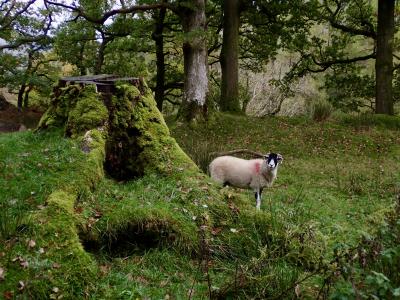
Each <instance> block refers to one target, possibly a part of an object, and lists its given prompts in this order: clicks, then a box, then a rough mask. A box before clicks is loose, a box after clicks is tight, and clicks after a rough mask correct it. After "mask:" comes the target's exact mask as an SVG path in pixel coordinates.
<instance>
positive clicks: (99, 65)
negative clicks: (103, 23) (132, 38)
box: [94, 32, 110, 75]
mask: <svg viewBox="0 0 400 300" xmlns="http://www.w3.org/2000/svg"><path fill="white" fill-rule="evenodd" d="M109 41H110V40H109V39H108V38H107V37H106V36H105V35H104V33H103V32H101V43H100V46H99V51H98V52H97V57H96V65H95V66H94V74H96V75H97V74H101V72H102V69H103V64H104V52H105V50H106V47H107V44H108V42H109Z"/></svg>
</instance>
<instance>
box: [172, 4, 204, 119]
mask: <svg viewBox="0 0 400 300" xmlns="http://www.w3.org/2000/svg"><path fill="white" fill-rule="evenodd" d="M180 17H181V21H182V26H183V31H184V33H185V35H186V37H185V42H184V43H183V57H184V73H185V79H184V92H183V101H182V105H181V108H180V112H179V117H180V118H181V119H183V120H185V121H188V122H190V121H192V120H194V119H197V118H200V119H201V118H204V117H205V116H206V113H207V105H206V95H207V92H208V78H207V45H206V37H205V26H206V15H205V0H194V1H191V2H190V8H187V7H185V8H184V9H182V10H181V13H180Z"/></svg>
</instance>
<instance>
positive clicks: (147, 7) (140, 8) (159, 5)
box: [45, 0, 174, 24]
mask: <svg viewBox="0 0 400 300" xmlns="http://www.w3.org/2000/svg"><path fill="white" fill-rule="evenodd" d="M45 2H46V3H48V4H50V5H54V6H59V7H63V8H66V9H69V10H71V11H72V12H75V13H77V15H78V16H80V17H82V18H84V19H86V20H87V21H89V22H91V23H95V24H104V22H105V21H107V20H108V19H109V18H110V17H112V16H115V15H118V14H130V13H134V12H137V11H148V10H153V9H159V8H162V7H165V8H169V9H171V10H174V7H173V6H171V5H170V4H168V3H165V2H162V3H156V4H148V5H133V6H130V7H128V8H120V9H112V10H110V11H108V12H106V13H104V14H103V16H101V17H100V18H95V17H93V16H90V15H88V14H87V13H86V12H85V11H84V10H83V8H82V7H78V6H73V5H67V4H63V3H58V2H54V1H50V0H45Z"/></svg>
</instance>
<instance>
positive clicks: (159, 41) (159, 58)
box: [152, 7, 166, 111]
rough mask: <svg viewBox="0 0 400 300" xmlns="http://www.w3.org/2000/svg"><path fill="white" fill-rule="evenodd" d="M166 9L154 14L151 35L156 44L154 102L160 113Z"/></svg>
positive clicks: (163, 88)
mask: <svg viewBox="0 0 400 300" xmlns="http://www.w3.org/2000/svg"><path fill="white" fill-rule="evenodd" d="M165 13H166V8H165V7H162V8H160V11H159V13H158V14H156V16H155V18H156V24H155V28H154V32H153V35H152V38H153V40H154V41H155V43H156V66H157V75H156V88H155V95H154V96H155V100H156V103H157V108H158V109H159V111H162V107H163V102H164V92H165V57H164V37H163V31H164V20H165Z"/></svg>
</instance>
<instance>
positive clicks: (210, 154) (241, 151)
mask: <svg viewBox="0 0 400 300" xmlns="http://www.w3.org/2000/svg"><path fill="white" fill-rule="evenodd" d="M239 153H245V154H251V155H253V156H255V157H264V155H265V154H262V153H260V152H255V151H252V150H249V149H237V150H232V151H227V152H211V153H209V154H208V155H209V156H223V155H232V154H239Z"/></svg>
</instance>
